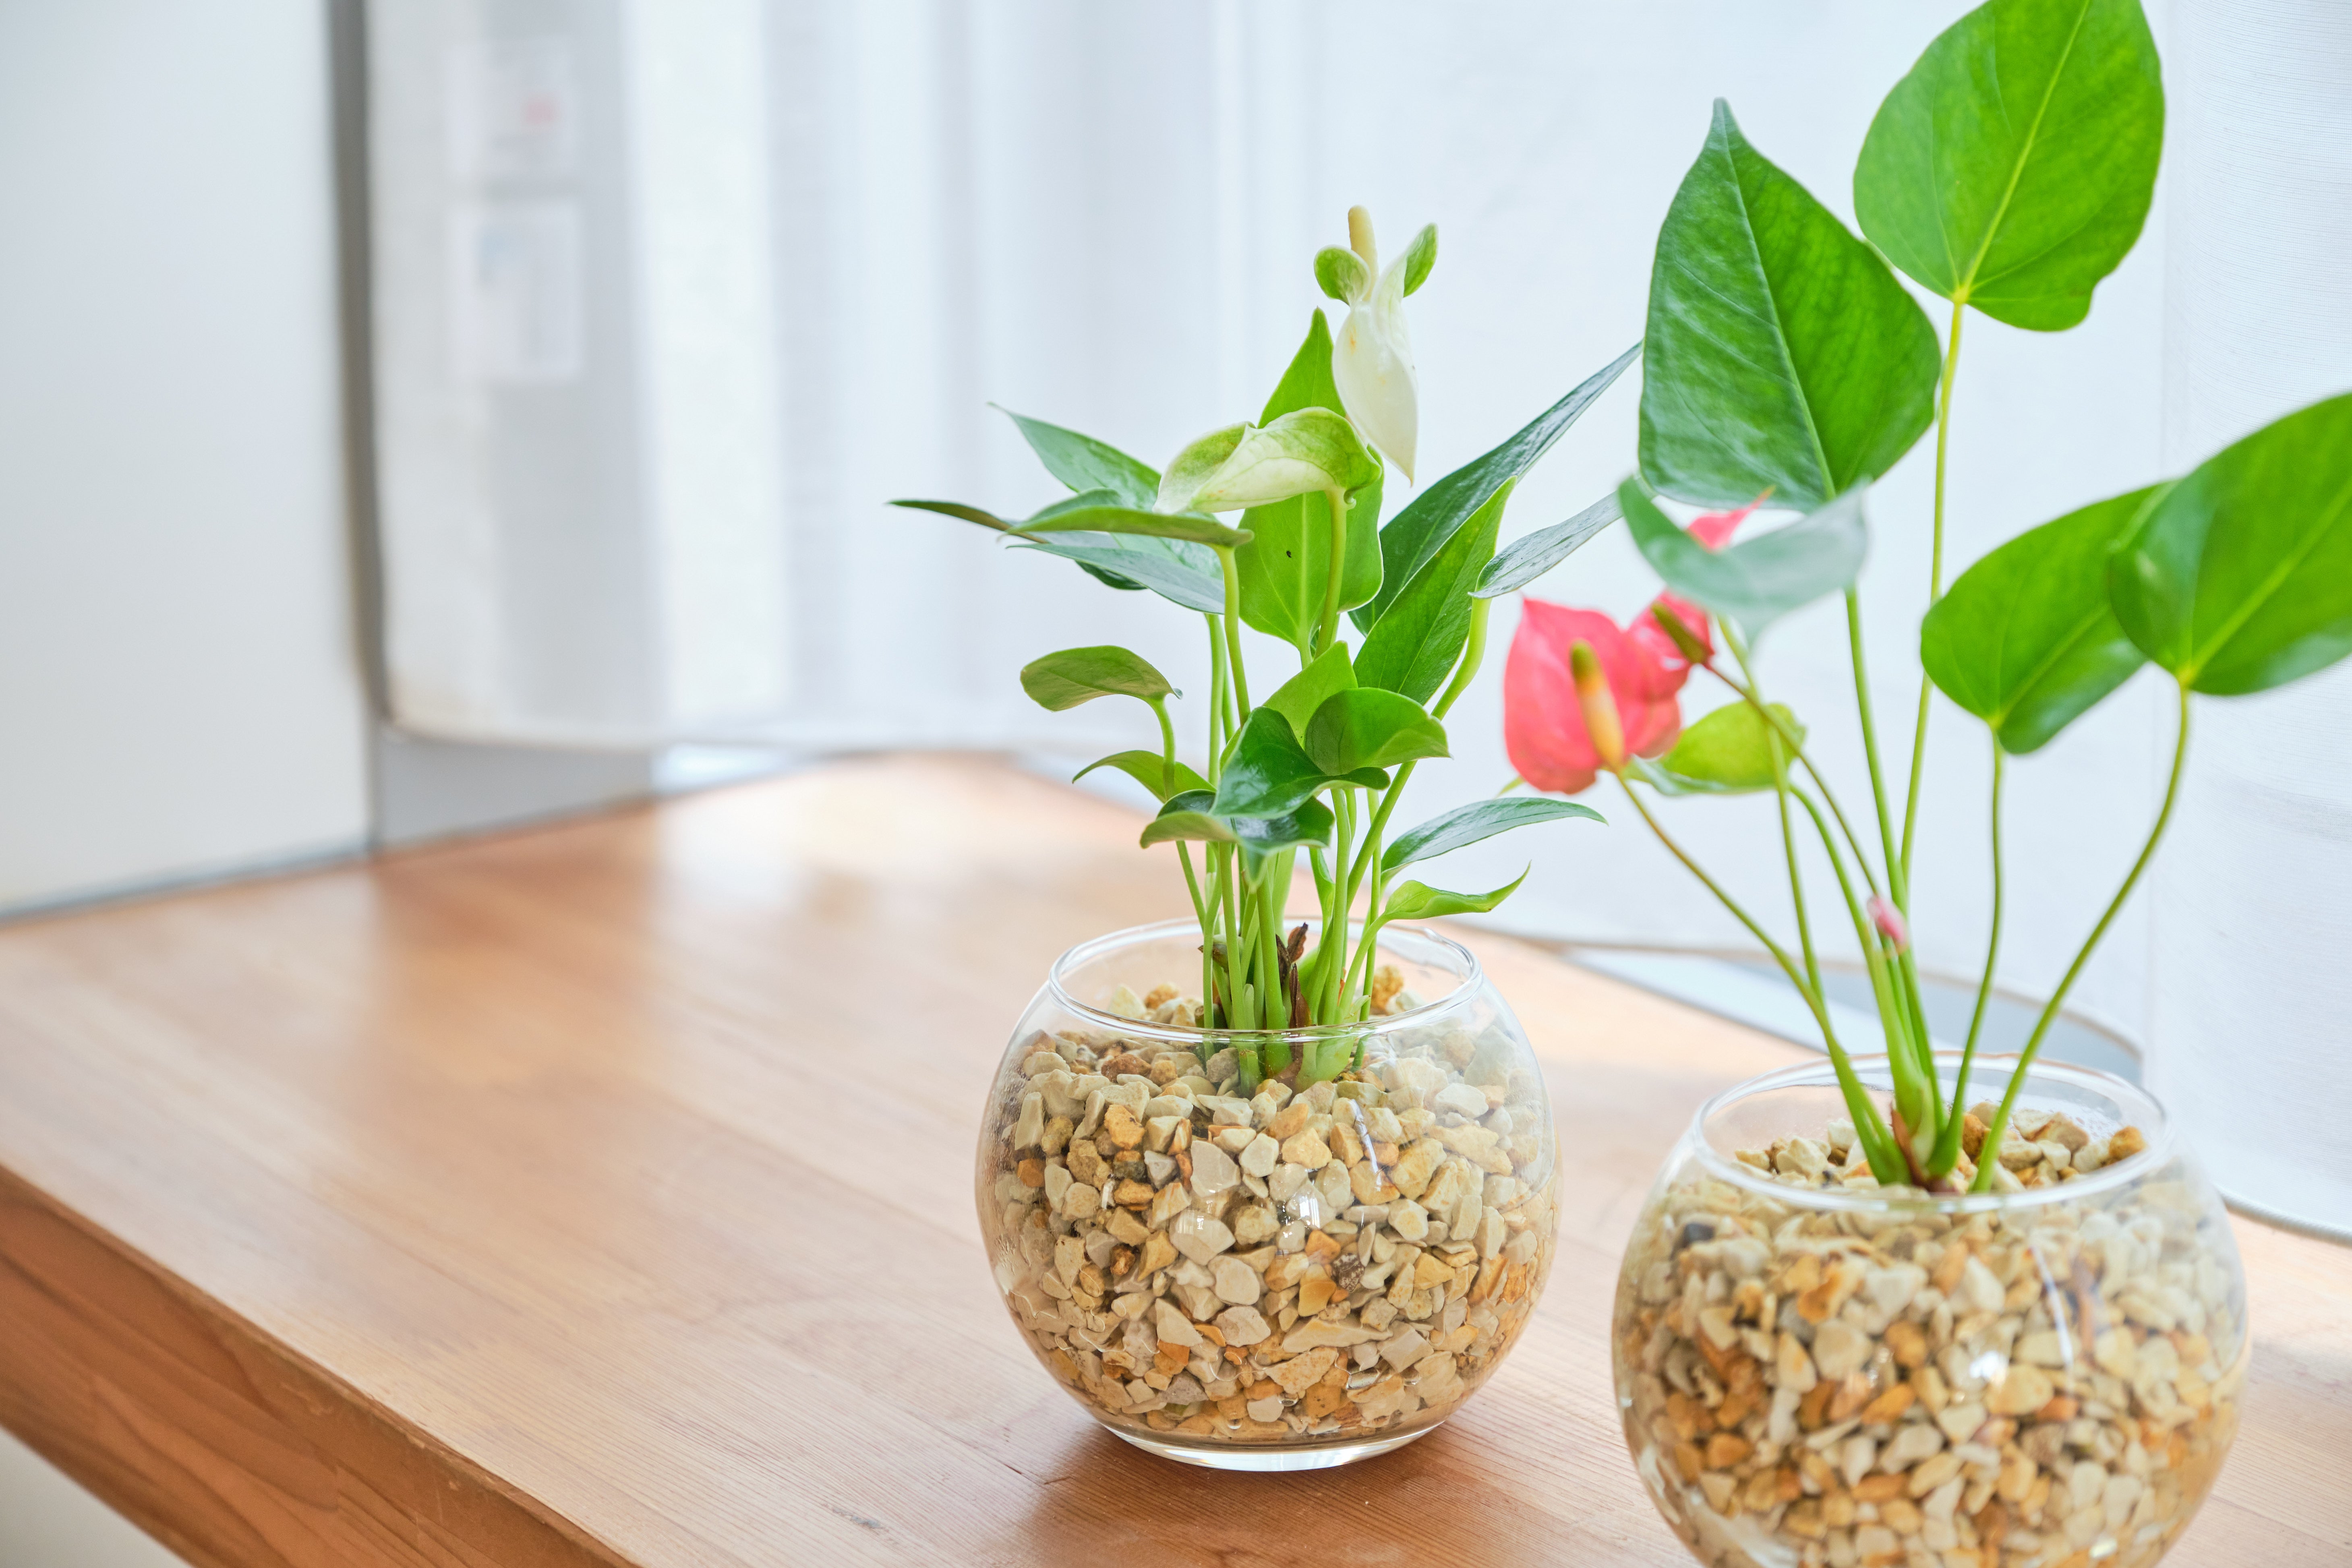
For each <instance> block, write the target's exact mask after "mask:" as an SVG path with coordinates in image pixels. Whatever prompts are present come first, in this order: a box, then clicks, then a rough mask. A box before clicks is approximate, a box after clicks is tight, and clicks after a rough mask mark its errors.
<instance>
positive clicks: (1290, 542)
mask: <svg viewBox="0 0 2352 1568" xmlns="http://www.w3.org/2000/svg"><path fill="white" fill-rule="evenodd" d="M1343 254H1346V255H1349V256H1353V255H1354V254H1355V253H1354V252H1352V251H1349V252H1345V253H1343ZM1359 265H1360V264H1359ZM1307 408H1321V409H1328V410H1330V411H1332V412H1333V413H1342V414H1344V413H1345V410H1344V409H1342V408H1341V406H1340V402H1339V387H1338V386H1337V385H1335V384H1334V383H1333V382H1332V380H1331V329H1330V327H1329V325H1328V323H1327V322H1326V321H1325V320H1324V319H1323V312H1322V311H1320V310H1318V311H1317V312H1315V319H1314V320H1313V321H1312V322H1310V323H1309V324H1308V326H1307V340H1306V341H1305V342H1304V343H1302V344H1300V345H1299V349H1298V353H1297V356H1296V357H1295V358H1293V359H1292V360H1291V361H1290V368H1289V370H1287V371H1285V372H1284V373H1283V377H1282V381H1281V382H1280V384H1278V385H1277V386H1276V388H1275V389H1274V395H1273V396H1272V397H1271V398H1268V399H1267V400H1266V404H1265V413H1264V414H1262V415H1261V416H1260V417H1259V420H1258V423H1260V424H1272V423H1274V422H1275V421H1276V420H1277V419H1280V418H1281V417H1282V416H1283V415H1284V414H1286V413H1297V412H1298V411H1299V410H1300V409H1307ZM1374 466H1375V473H1374V476H1373V478H1372V480H1371V482H1370V484H1368V485H1365V486H1362V487H1361V488H1360V489H1359V490H1358V491H1357V492H1356V493H1355V495H1353V496H1352V497H1349V502H1348V508H1347V517H1348V521H1347V529H1346V533H1345V536H1344V541H1345V542H1344V548H1343V551H1342V554H1341V557H1340V564H1339V608H1340V609H1342V610H1352V609H1353V608H1355V607H1356V606H1357V605H1359V604H1361V603H1363V602H1364V601H1366V600H1368V599H1370V598H1371V597H1372V595H1373V594H1374V593H1376V592H1378V591H1380V586H1381V539H1380V517H1381V477H1380V476H1379V473H1378V460H1377V458H1375V463H1374ZM1242 527H1244V528H1247V529H1248V530H1249V533H1250V542H1249V543H1247V544H1245V545H1244V546H1243V547H1242V548H1241V549H1240V550H1238V551H1237V552H1235V554H1234V564H1236V565H1237V566H1239V567H1240V568H1241V573H1242V593H1241V598H1242V619H1243V621H1244V622H1247V623H1248V624H1250V625H1252V626H1255V627H1256V628H1257V629H1258V630H1259V631H1261V632H1265V633H1266V634H1267V635H1268V636H1272V637H1279V638H1281V639H1282V640H1283V641H1284V642H1286V643H1290V644H1292V645H1293V646H1295V647H1300V648H1304V647H1306V646H1307V641H1308V639H1309V638H1310V637H1311V636H1312V635H1313V633H1314V632H1315V631H1316V630H1317V629H1318V627H1319V626H1320V624H1321V623H1322V620H1323V600H1324V596H1325V594H1326V593H1327V592H1328V591H1329V587H1330V578H1331V510H1330V504H1329V503H1328V501H1327V500H1326V499H1325V498H1324V497H1323V496H1322V495H1320V494H1319V493H1318V494H1315V495H1307V496H1294V497H1291V498H1290V499H1288V500H1286V501H1276V502H1274V503H1272V504H1271V505H1269V506H1264V507H1251V508H1249V510H1248V511H1247V512H1245V513H1244V514H1243V517H1242ZM1301 722H1304V721H1303V720H1302V721H1301Z"/></svg>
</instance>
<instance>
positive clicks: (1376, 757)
mask: <svg viewBox="0 0 2352 1568" xmlns="http://www.w3.org/2000/svg"><path fill="white" fill-rule="evenodd" d="M1305 740H1306V747H1307V756H1308V757H1309V758H1312V759H1313V760H1314V763H1315V766H1316V767H1318V768H1321V769H1322V770H1323V772H1324V773H1325V774H1326V775H1327V776H1328V777H1331V778H1335V779H1338V778H1352V777H1354V776H1356V775H1358V774H1360V773H1362V772H1364V771H1365V770H1366V769H1370V768H1393V767H1395V766H1396V765H1397V764H1398V763H1400V762H1410V761H1412V760H1413V759H1414V758H1421V757H1444V756H1445V755H1447V753H1446V749H1445V727H1444V725H1442V724H1440V723H1438V722H1437V721H1436V720H1435V719H1433V718H1432V717H1430V716H1429V715H1428V714H1426V713H1424V712H1423V711H1422V708H1421V705H1420V704H1419V703H1416V702H1412V701H1410V700H1408V699H1406V698H1404V697H1401V696H1399V695H1397V694H1396V693H1394V692H1388V691H1381V690H1380V689H1378V688H1377V687H1370V686H1360V687H1357V688H1355V689H1354V690H1351V691H1342V692H1335V693H1333V694H1332V695H1330V696H1328V697H1327V698H1325V699H1324V701H1323V704H1322V706H1319V707H1318V708H1317V709H1316V710H1315V716H1314V717H1313V718H1312V719H1311V720H1309V721H1308V722H1307V734H1306V737H1305Z"/></svg>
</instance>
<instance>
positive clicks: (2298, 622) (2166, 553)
mask: <svg viewBox="0 0 2352 1568" xmlns="http://www.w3.org/2000/svg"><path fill="white" fill-rule="evenodd" d="M2107 591H2108V593H2109V594H2110V596H2111V597H2112V599H2113V601H2114V603H2115V607H2116V619H2117V620H2118V621H2120V622H2123V628H2124V631H2125V632H2126V633H2128V634H2129V635H2130V637H2131V640H2132V641H2133V642H2134V643H2137V644H2138V645H2139V648H2140V651H2141V652H2142V653H2146V654H2147V656H2148V657H2149V658H2150V659H2152V660H2154V661H2155V662H2156V663H2157V664H2160V665H2162V666H2163V667H2164V668H2165V669H2168V670H2169V671H2171V672H2172V673H2173V674H2174V675H2176V676H2177V677H2179V679H2180V680H2181V681H2182V682H2183V683H2185V684H2186V685H2189V687H2190V688H2192V689H2193V690H2196V691H2200V692H2205V693H2208V694H2210V695H2214V696H2238V695H2244V694H2246V693H2249V692H2260V691H2267V690H2269V689H2270V688H2271V687H2273V686H2282V685H2286V684H2287V683H2288V682H2289V681H2294V680H2300V679H2302V678H2303V677H2304V676H2305V675H2307V674H2312V673H2313V672H2314V671H2316V670H2321V669H2325V668H2326V666H2328V665H2329V664H2334V663H2335V662H2336V660H2338V659H2340V658H2342V657H2344V655H2345V654H2346V653H2352V392H2347V393H2345V394H2343V395H2341V396H2337V397H2332V398H2329V399H2328V400H2327V401H2326V402H2316V403H2314V404H2312V405H2311V406H2310V407H2309V408H2305V409H2301V410H2298V411H2297V412H2295V413H2291V414H2288V415H2287V416H2286V417H2285V418H2284V419H2281V420H2278V421H2276V422H2275V423H2271V424H2267V425H2265V426H2263V428H2262V429H2260V430H2258V431H2256V432H2254V434H2252V435H2249V436H2247V437H2246V438H2245V439H2244V440H2242V441H2240V442H2238V443H2236V444H2233V445H2231V446H2227V447H2224V448H2223V449H2222V450H2221V452H2219V453H2217V454H2215V455H2213V456H2211V457H2209V458H2207V459H2206V460H2205V461H2204V462H2202V463H2200V464H2199V465H2197V467H2196V468H2195V469H2194V470H2193V471H2191V472H2190V473H2189V476H2187V477H2186V478H2184V479H2182V480H2180V481H2179V483H2178V484H2176V485H2174V486H2172V487H2171V489H2169V490H2168V491H2166V492H2165V493H2164V494H2163V495H2162V496H2161V497H2158V499H2157V501H2156V502H2155V504H2154V505H2153V506H2151V507H2149V509H2148V512H2147V517H2145V518H2144V519H2142V521H2141V523H2140V526H2139V530H2138V532H2137V533H2136V534H2135V535H2133V536H2132V538H2131V539H2130V540H2129V541H2128V542H2127V543H2126V544H2125V545H2124V546H2123V547H2122V548H2121V549H2118V550H2117V551H2116V556H2115V559H2114V561H2113V563H2112V564H2111V565H2110V567H2109V568H2108V575H2107ZM1357 664H1358V674H1359V676H1360V675H1361V673H1362V661H1361V660H1359V661H1357Z"/></svg>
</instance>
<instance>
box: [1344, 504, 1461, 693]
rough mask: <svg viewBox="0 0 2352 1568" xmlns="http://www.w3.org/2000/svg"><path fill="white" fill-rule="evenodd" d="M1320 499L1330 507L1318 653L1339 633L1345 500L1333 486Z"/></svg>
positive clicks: (1346, 531)
mask: <svg viewBox="0 0 2352 1568" xmlns="http://www.w3.org/2000/svg"><path fill="white" fill-rule="evenodd" d="M1323 497H1324V499H1325V500H1327V501H1328V502H1329V503H1330V507H1331V570H1330V571H1329V572H1328V574H1327V576H1326V578H1325V580H1324V584H1323V619H1322V622H1321V623H1320V624H1318V626H1317V627H1316V637H1315V648H1314V652H1316V653H1323V652H1325V651H1326V650H1327V649H1328V648H1329V647H1330V646H1331V640H1332V639H1333V638H1334V637H1336V636H1338V635H1339V574H1340V572H1341V571H1342V570H1345V568H1346V566H1347V564H1348V497H1346V496H1345V495H1344V494H1342V493H1341V492H1340V491H1339V489H1337V488H1336V487H1334V488H1330V489H1327V490H1325V491H1324V492H1323ZM1482 602H1483V601H1482Z"/></svg>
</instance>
